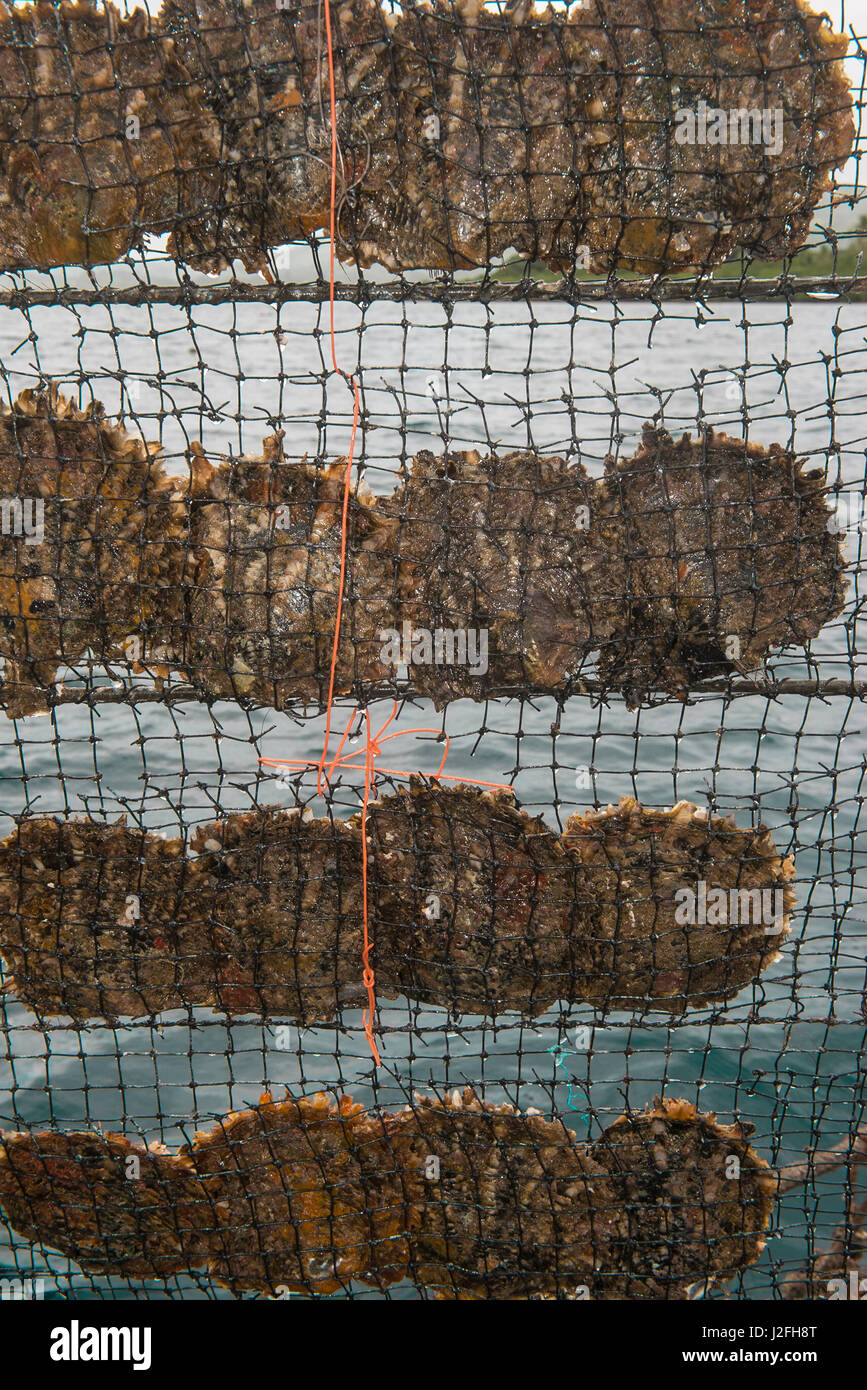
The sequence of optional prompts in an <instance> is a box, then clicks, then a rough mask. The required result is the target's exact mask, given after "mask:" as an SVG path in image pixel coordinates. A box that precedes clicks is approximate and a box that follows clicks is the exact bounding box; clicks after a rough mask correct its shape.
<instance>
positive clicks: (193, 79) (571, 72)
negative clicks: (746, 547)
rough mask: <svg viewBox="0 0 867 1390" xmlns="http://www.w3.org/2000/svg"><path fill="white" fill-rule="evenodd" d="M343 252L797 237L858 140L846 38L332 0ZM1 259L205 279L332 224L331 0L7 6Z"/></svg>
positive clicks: (675, 20)
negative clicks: (172, 262)
mask: <svg viewBox="0 0 867 1390" xmlns="http://www.w3.org/2000/svg"><path fill="white" fill-rule="evenodd" d="M330 15H331V22H332V28H333V53H334V76H335V89H334V96H335V102H336V134H337V141H338V145H339V160H338V187H337V195H338V198H337V206H336V218H337V229H338V235H337V252H338V254H339V255H340V256H341V258H343V259H344V260H348V261H355V262H356V263H357V264H359V265H362V266H369V265H371V264H372V263H374V262H379V263H380V264H381V265H384V266H386V267H388V268H390V269H392V270H402V269H408V268H414V267H432V268H436V267H439V268H444V269H459V268H467V267H475V266H486V265H488V264H489V263H490V261H491V259H492V258H494V257H497V256H501V255H503V254H504V253H506V252H507V251H509V250H510V249H514V250H516V251H517V252H518V253H519V254H520V255H521V256H523V257H526V258H530V259H539V260H542V261H544V262H545V263H546V264H547V265H549V266H550V267H552V268H554V269H558V270H566V271H569V270H570V269H571V268H572V267H573V266H574V265H575V262H576V258H578V259H580V260H582V261H583V263H584V264H586V265H587V266H588V267H589V268H590V269H592V270H593V271H595V272H597V273H602V274H605V273H608V272H610V271H612V270H614V269H615V268H620V269H624V270H637V271H641V272H649V273H653V274H656V273H663V272H666V271H677V270H683V269H685V268H689V267H696V268H700V269H708V268H710V267H712V266H714V265H717V264H719V263H720V262H722V261H723V260H725V259H726V258H727V257H728V256H729V255H730V254H731V253H732V252H733V251H735V250H737V249H738V248H744V249H745V250H746V251H748V252H749V253H750V254H753V255H755V256H758V257H760V258H772V259H773V258H776V257H779V256H783V255H787V254H789V253H790V252H792V251H793V250H795V249H796V248H797V247H798V246H799V245H801V243H802V242H803V241H804V239H805V237H806V235H807V232H808V230H809V226H810V222H811V217H812V214H813V212H814V210H815V208H816V207H817V205H818V203H819V201H820V199H821V197H822V195H823V194H824V192H825V191H826V189H827V188H828V186H829V183H830V176H831V173H832V171H833V170H834V169H836V168H839V167H840V166H841V165H842V164H843V163H844V162H845V160H846V159H847V158H848V157H849V154H850V153H851V150H852V146H853V141H854V124H853V119H852V98H851V93H850V90H849V83H848V79H847V78H846V75H845V72H844V68H843V63H842V61H841V60H842V57H843V55H844V54H845V52H846V46H847V42H846V39H845V38H844V37H843V36H841V35H837V34H835V33H834V32H833V30H832V29H831V27H830V24H829V22H828V20H827V16H820V15H816V14H814V13H813V12H812V11H811V10H810V9H809V7H808V6H807V5H806V4H805V3H804V2H803V0H653V3H651V2H650V0H585V3H584V4H582V5H572V6H570V7H569V9H568V13H567V12H566V10H565V9H563V10H560V11H555V10H554V9H553V8H552V7H550V6H549V7H548V8H546V9H542V10H539V9H536V8H535V6H534V5H533V3H532V0H518V3H515V4H513V5H511V6H509V7H508V8H507V9H506V10H504V11H503V12H502V13H500V12H498V11H495V10H492V9H488V8H485V7H484V6H483V5H482V3H481V0H454V3H452V0H432V3H424V4H414V3H411V2H410V0H407V3H404V4H402V5H401V6H400V7H399V10H397V11H392V10H391V8H389V9H386V8H384V7H383V6H382V5H381V4H380V3H379V0H342V3H338V0H333V3H332V4H331V9H330ZM0 90H2V91H3V94H4V100H3V105H2V112H0V247H2V255H0V268H3V269H13V268H27V267H44V266H52V265H59V264H82V265H92V264H98V263H103V262H110V261H113V260H116V259H117V258H118V257H120V256H122V255H124V254H125V253H126V252H128V251H129V250H130V249H131V248H133V247H137V246H141V245H142V243H143V239H144V237H145V236H146V235H148V234H162V233H166V232H167V233H169V234H170V240H169V251H170V254H172V255H173V256H175V257H177V258H178V259H179V260H181V261H183V262H186V263H187V264H189V265H191V266H194V267H196V268H198V269H201V270H205V271H217V270H220V269H221V268H223V267H225V266H226V265H228V264H230V263H231V262H232V261H233V259H235V258H240V259H241V260H242V261H243V263H244V264H245V266H246V267H247V268H248V269H249V270H259V269H263V268H265V267H266V266H267V259H268V258H267V253H268V250H269V248H272V247H276V246H281V245H284V244H285V243H287V242H290V241H293V240H297V239H299V238H302V237H313V236H315V235H316V234H317V233H319V232H321V231H323V230H327V229H328V227H329V225H330V217H331V138H332V131H331V111H330V99H331V92H330V88H329V78H328V61H327V48H326V25H325V19H324V15H323V7H322V3H321V0H311V2H309V3H305V2H304V0H294V2H293V0H286V3H285V4H284V3H281V4H280V5H275V3H274V0H236V3H232V4H228V3H227V0H165V2H164V4H163V6H162V9H161V10H160V11H159V13H158V14H156V15H154V16H150V15H147V14H145V12H144V11H142V10H135V11H134V12H133V13H132V14H129V15H123V14H121V13H120V12H119V10H118V9H117V8H116V7H115V6H114V5H113V4H110V3H109V4H106V5H104V6H97V5H95V4H91V3H89V0H83V2H82V3H70V0H61V3H59V4H54V3H52V4H35V5H16V4H3V5H0Z"/></svg>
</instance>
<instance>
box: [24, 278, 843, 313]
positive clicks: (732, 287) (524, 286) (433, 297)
mask: <svg viewBox="0 0 867 1390" xmlns="http://www.w3.org/2000/svg"><path fill="white" fill-rule="evenodd" d="M808 294H828V295H837V296H839V297H841V298H845V297H846V296H848V295H863V294H867V275H857V276H847V277H846V278H845V279H836V278H834V277H829V276H824V275H816V276H804V277H802V276H797V277H789V276H778V277H776V278H774V279H768V280H762V279H740V280H735V279H732V280H707V279H699V280H676V281H671V282H663V283H660V281H658V280H618V281H614V282H612V281H609V280H598V281H590V280H588V281H574V280H568V279H567V280H553V281H550V282H549V283H543V282H528V281H526V280H523V279H522V280H517V281H515V282H514V283H502V284H501V283H498V282H496V281H481V282H476V281H468V282H466V283H464V282H461V281H454V280H451V279H448V280H444V281H432V282H431V283H429V284H427V283H424V282H421V283H407V282H406V281H395V282H394V283H393V284H391V283H388V282H380V281H359V282H357V283H354V284H349V285H346V284H337V285H335V287H334V298H335V299H336V300H340V301H342V302H344V303H349V304H375V303H377V302H379V301H387V302H392V303H406V302H420V303H436V304H440V303H444V304H451V303H457V302H464V301H466V302H471V303H493V302H516V301H519V302H526V301H528V300H529V301H532V300H541V301H543V302H545V303H547V302H548V301H562V302H564V303H567V304H581V303H583V302H585V301H596V300H599V301H604V302H605V303H610V302H611V300H612V299H615V300H618V299H619V300H631V299H640V300H649V301H651V302H652V303H665V302H673V301H677V302H681V301H684V300H696V301H697V302H704V301H706V300H731V299H745V300H751V301H753V300H756V301H762V300H774V299H779V298H780V297H781V296H782V297H784V298H789V297H796V296H798V295H808ZM329 297H330V290H329V285H328V282H327V281H325V280H319V281H314V282H311V283H309V284H275V285H253V284H243V283H237V282H234V281H233V282H231V283H229V284H222V285H136V286H123V287H120V286H119V287H106V288H102V289H83V288H79V287H72V286H69V287H57V288H53V289H50V290H36V289H30V288H28V289H20V290H3V291H2V292H0V308H3V309H17V310H25V309H33V308H41V307H66V308H68V307H71V306H73V305H99V306H102V307H105V306H108V305H112V304H118V305H123V304H129V305H147V304H170V305H180V306H181V307H184V306H187V305H197V304H286V303H311V304H321V303H326V302H327V301H328V299H329Z"/></svg>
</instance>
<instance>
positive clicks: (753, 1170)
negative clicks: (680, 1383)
mask: <svg viewBox="0 0 867 1390" xmlns="http://www.w3.org/2000/svg"><path fill="white" fill-rule="evenodd" d="M130 1156H133V1157H137V1158H138V1159H139V1162H140V1164H141V1177H140V1178H139V1179H138V1180H131V1179H130V1177H129V1176H128V1168H127V1167H126V1165H127V1162H128V1160H129V1158H130ZM732 1158H736V1159H737V1160H738V1163H737V1169H738V1176H737V1177H736V1178H733V1177H731V1176H728V1174H729V1173H731V1172H732V1171H733V1165H732V1164H731V1159H732ZM431 1159H435V1160H437V1162H436V1163H435V1164H431V1162H430V1160H431ZM433 1172H435V1173H436V1176H431V1177H428V1176H426V1174H427V1173H433ZM774 1192H775V1184H774V1175H773V1174H772V1172H771V1170H770V1169H769V1168H768V1166H767V1164H766V1163H765V1162H764V1160H763V1159H761V1158H760V1157H759V1156H758V1154H756V1153H755V1151H754V1150H753V1149H752V1148H751V1147H750V1145H749V1143H748V1142H747V1140H746V1138H745V1137H744V1135H743V1133H742V1131H741V1130H740V1129H739V1128H738V1127H737V1126H736V1125H735V1126H725V1125H721V1124H719V1123H717V1121H716V1117H715V1116H714V1115H711V1114H708V1115H702V1114H700V1113H698V1112H697V1111H696V1109H695V1107H694V1106H692V1105H690V1104H689V1103H688V1102H686V1101H680V1100H664V1101H660V1100H656V1101H655V1102H654V1103H653V1105H652V1106H649V1107H648V1108H647V1110H646V1111H645V1112H644V1113H643V1114H635V1115H628V1116H627V1115H624V1116H622V1117H621V1118H620V1119H619V1120H617V1121H616V1122H615V1123H614V1124H613V1125H611V1126H610V1127H609V1128H608V1129H606V1130H605V1131H604V1133H603V1134H602V1135H601V1137H600V1138H599V1139H598V1140H597V1141H596V1142H595V1143H594V1144H592V1145H584V1144H578V1143H576V1140H575V1136H574V1135H573V1134H572V1133H571V1132H570V1131H569V1130H568V1129H566V1127H565V1126H564V1125H563V1124H562V1122H561V1121H560V1120H545V1119H543V1118H542V1117H541V1116H536V1115H530V1114H526V1115H524V1114H521V1113H520V1112H518V1111H516V1110H514V1109H513V1108H512V1107H511V1106H509V1105H490V1104H486V1103H485V1102H483V1101H481V1100H480V1099H479V1098H478V1097H477V1096H476V1095H475V1093H474V1092H473V1091H472V1090H470V1089H466V1090H464V1091H463V1092H459V1091H454V1092H452V1093H451V1094H450V1095H447V1096H446V1097H444V1098H438V1097H425V1096H418V1097H416V1099H415V1104H414V1105H413V1106H411V1107H409V1106H408V1107H406V1108H405V1109H403V1110H401V1111H399V1112H397V1113H390V1112H388V1111H385V1112H373V1111H370V1112H365V1111H364V1109H363V1108H362V1107H361V1106H360V1105H358V1104H356V1103H354V1102H353V1100H352V1098H351V1097H349V1096H341V1097H339V1098H338V1099H336V1100H332V1099H330V1098H329V1097H328V1096H327V1095H324V1094H322V1093H320V1094H317V1095H314V1096H309V1097H305V1098H302V1099H297V1100H296V1099H292V1098H287V1099H286V1100H282V1101H276V1102H275V1101H274V1100H273V1099H272V1097H271V1095H270V1094H268V1093H267V1092H266V1093H265V1094H264V1095H263V1096H262V1098H261V1100H260V1102H259V1104H258V1105H257V1106H254V1107H252V1108H251V1109H249V1110H244V1111H241V1112H236V1113H232V1114H229V1115H227V1116H225V1117H224V1118H223V1119H221V1120H219V1121H218V1122H217V1124H216V1125H215V1126H214V1127H213V1128H212V1129H210V1130H207V1131H205V1132H203V1133H198V1134H197V1135H196V1137H195V1139H194V1141H193V1143H192V1144H189V1145H185V1146H184V1147H183V1148H182V1149H180V1150H179V1151H178V1152H177V1153H173V1154H169V1153H168V1152H167V1151H166V1150H164V1149H162V1148H156V1149H154V1148H145V1147H144V1146H142V1145H132V1144H130V1143H129V1142H128V1141H127V1140H125V1139H122V1138H119V1137H118V1136H115V1135H105V1136H103V1135H98V1134H96V1133H94V1132H92V1131H90V1132H88V1131H85V1132H78V1133H76V1132H70V1133H66V1134H58V1133H56V1132H53V1131H49V1132H43V1133H27V1132H22V1133H12V1134H5V1135H3V1136H2V1137H0V1208H2V1210H3V1211H4V1212H5V1214H6V1218H7V1220H8V1221H9V1222H10V1224H11V1225H12V1226H13V1227H14V1228H15V1229H16V1230H17V1231H18V1232H19V1234H21V1235H22V1236H24V1237H25V1238H26V1239H29V1240H32V1241H34V1242H40V1243H44V1244H48V1245H51V1246H53V1247H54V1248H57V1249H59V1250H61V1251H63V1252H64V1253H65V1254H67V1255H70V1256H71V1257H72V1258H73V1259H75V1260H76V1261H77V1262H78V1263H79V1264H80V1265H81V1267H82V1268H83V1269H85V1270H88V1271H92V1272H97V1273H107V1274H119V1275H123V1274H126V1275H128V1276H130V1277H133V1278H143V1277H164V1276H165V1275H167V1274H170V1273H180V1272H182V1271H188V1270H192V1269H196V1268H205V1269H206V1270H207V1272H208V1273H209V1274H210V1276H211V1277H212V1278H214V1279H216V1280H218V1281H219V1282H221V1283H224V1284H226V1285H228V1287H230V1288H231V1289H232V1290H233V1291H234V1292H236V1293H239V1292H243V1291H244V1290H256V1291H258V1292H262V1293H268V1294H272V1295H273V1294H276V1295H278V1296H279V1295H280V1294H284V1293H286V1292H289V1291H293V1290H294V1291H297V1292H301V1293H307V1294H313V1293H322V1294H327V1293H335V1292H338V1291H340V1290H344V1289H346V1288H347V1286H348V1285H349V1284H350V1281H352V1280H354V1279H358V1280H361V1281H362V1282H363V1283H365V1284H368V1285H372V1286H374V1287H377V1288H380V1289H385V1288H387V1287H388V1286H389V1285H390V1284H393V1283H396V1282H397V1281H399V1280H401V1279H409V1280H411V1281H412V1282H413V1283H415V1284H416V1285H417V1286H418V1287H420V1288H424V1289H427V1290H429V1291H430V1292H432V1293H435V1294H436V1295H437V1296H439V1297H440V1298H448V1299H479V1298H499V1299H527V1298H564V1299H565V1298H571V1297H574V1296H575V1295H576V1292H577V1289H576V1286H583V1287H584V1288H585V1289H586V1290H587V1291H588V1292H589V1295H590V1296H591V1297H594V1298H651V1299H664V1298H684V1297H685V1296H686V1294H685V1289H686V1287H687V1286H688V1285H689V1284H690V1283H692V1282H694V1281H696V1280H698V1279H702V1280H704V1279H707V1278H715V1279H719V1280H725V1279H730V1278H732V1277H733V1276H734V1275H735V1274H737V1273H738V1272H739V1271H740V1270H742V1269H744V1268H745V1267H746V1266H748V1265H749V1264H751V1263H752V1262H753V1261H754V1260H756V1259H757V1258H758V1256H759V1254H760V1253H761V1251H762V1249H763V1247H764V1232H765V1230H766V1228H767V1225H768V1221H769V1218H770V1214H771V1210H772V1207H773V1198H774Z"/></svg>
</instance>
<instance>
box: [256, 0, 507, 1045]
mask: <svg viewBox="0 0 867 1390" xmlns="http://www.w3.org/2000/svg"><path fill="white" fill-rule="evenodd" d="M324 7H325V37H326V43H327V45H328V83H329V89H330V105H331V254H330V258H329V281H330V285H329V310H330V335H331V361H332V364H333V366H334V370H335V372H337V374H338V375H339V376H342V377H343V379H344V381H345V382H346V384H347V385H348V386H349V388H350V389H351V391H352V393H353V402H354V404H353V413H352V434H351V436H350V440H349V453H348V455H347V459H346V481H345V483H344V487H343V512H342V518H341V531H340V587H339V589H338V593H337V613H336V616H335V622H334V644H333V647H332V650H331V674H330V678H329V682H328V704H327V706H326V711H325V740H324V742H323V745H322V754H321V756H320V758H319V759H318V760H317V761H315V762H314V761H312V760H309V759H306V760H302V759H297V758H260V759H259V762H260V764H262V766H264V767H297V768H309V767H315V768H316V792H317V795H319V796H321V795H322V789H323V786H327V785H328V783H329V782H330V780H331V776H332V774H333V773H334V772H335V771H336V769H337V768H340V767H345V768H351V769H353V770H354V771H358V772H360V771H362V768H360V767H358V766H357V765H356V764H355V763H354V762H353V759H355V758H361V757H363V758H364V767H363V771H364V794H363V799H362V806H361V846H362V849H361V873H362V915H363V930H364V947H363V950H362V953H361V959H362V967H363V969H362V981H363V983H364V987H365V989H366V990H367V1008H366V1009H365V1011H364V1017H363V1023H364V1036H365V1037H366V1039H367V1043H368V1046H369V1047H370V1051H371V1053H372V1054H373V1059H374V1061H375V1062H376V1064H377V1066H379V1065H380V1060H381V1059H380V1055H379V1049H378V1048H377V1045H376V1038H375V1037H374V1033H373V1020H374V1018H375V1016H376V992H375V977H374V973H373V970H372V968H371V965H370V946H371V941H370V932H369V924H368V911H367V879H368V873H367V862H368V849H367V811H368V807H369V805H370V799H371V796H372V795H373V794H375V792H376V774H377V771H379V772H381V773H385V774H386V775H388V776H392V777H412V776H413V773H412V772H407V771H404V770H403V769H400V768H389V767H381V768H379V769H376V768H375V767H374V762H375V759H376V758H377V757H379V755H380V754H381V752H382V744H383V743H389V742H390V741H391V740H392V739H394V738H403V737H405V736H407V735H409V734H436V735H437V736H439V734H440V732H441V731H440V730H439V729H400V730H398V731H397V732H395V733H393V734H388V735H387V737H384V735H385V731H386V729H387V728H388V726H389V724H390V723H391V722H392V720H393V719H394V718H395V717H396V715H397V701H396V700H395V702H394V705H393V708H392V711H391V714H390V715H389V716H388V718H387V719H386V721H385V723H384V724H383V726H382V728H381V729H380V730H379V731H378V732H377V733H376V734H372V733H371V729H370V711H369V710H367V709H365V710H364V721H365V743H364V748H363V749H358V750H357V751H356V752H352V753H345V754H344V752H343V746H344V744H345V743H346V740H347V738H348V737H349V731H350V729H351V728H352V722H353V720H354V719H355V716H356V714H357V713H359V709H358V706H356V708H355V709H353V711H352V714H351V715H350V718H349V723H348V724H347V726H346V729H345V730H344V733H343V737H342V738H341V740H340V743H339V744H338V747H337V752H336V753H335V754H334V757H333V758H332V759H331V761H330V762H328V744H329V742H330V740H331V716H332V709H333V705H334V684H335V680H336V675H337V656H338V650H339V644H340V623H341V619H342V616H343V591H344V586H345V582H346V550H347V535H348V522H349V496H350V489H351V483H352V462H353V456H354V453H355V438H356V434H357V432H358V417H359V413H360V397H359V392H358V384H357V382H356V381H355V378H354V377H351V376H349V375H348V374H347V373H346V372H344V371H343V370H342V368H341V367H339V366H338V363H337V346H336V340H335V336H334V283H335V281H334V245H335V241H336V221H337V212H336V207H337V98H336V93H335V85H334V47H333V44H332V40H331V4H330V0H324ZM448 755H449V736H448V734H446V736H445V748H444V750H443V756H442V759H441V761H440V765H439V767H438V769H437V771H436V772H435V773H433V774H432V775H431V780H432V781H446V782H470V783H471V784H472V785H473V786H476V787H494V788H497V789H503V790H506V791H509V790H510V788H509V787H508V786H507V785H506V783H504V782H479V781H475V780H474V779H472V778H469V777H448V776H445V775H444V773H443V768H444V767H445V764H446V759H447V758H448ZM326 764H327V766H326Z"/></svg>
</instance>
